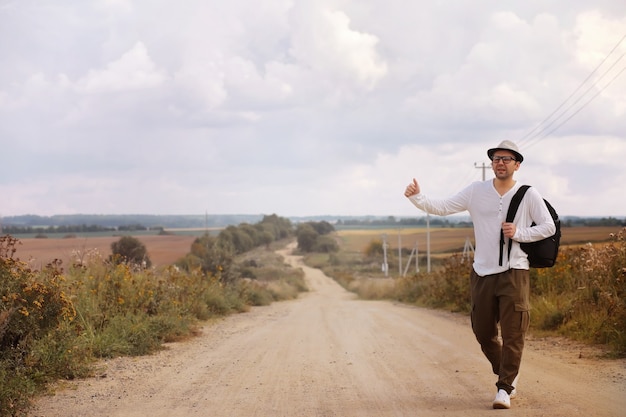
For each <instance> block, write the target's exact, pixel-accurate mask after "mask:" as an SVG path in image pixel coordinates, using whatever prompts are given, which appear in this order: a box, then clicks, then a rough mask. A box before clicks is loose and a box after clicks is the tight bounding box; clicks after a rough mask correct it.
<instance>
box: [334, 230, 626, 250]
mask: <svg viewBox="0 0 626 417" xmlns="http://www.w3.org/2000/svg"><path fill="white" fill-rule="evenodd" d="M618 231H619V228H618V227H563V228H561V234H562V237H561V244H562V245H577V244H585V243H587V242H592V243H598V242H606V241H609V240H610V234H611V233H617V232H618ZM337 234H338V236H339V238H340V239H341V241H342V245H343V247H344V248H345V250H347V251H354V252H362V251H363V250H365V248H366V247H367V245H368V244H369V243H370V242H372V241H375V240H378V241H381V240H382V236H383V235H384V234H386V235H387V236H386V240H387V244H388V245H389V246H388V248H389V249H394V248H395V249H396V250H397V249H398V246H399V245H398V243H399V242H400V244H401V246H402V247H403V248H407V249H412V248H413V247H414V245H415V242H416V241H417V245H418V250H419V252H420V253H425V252H426V242H427V231H426V229H425V228H405V229H360V230H340V231H338V232H337ZM468 238H469V239H470V241H471V243H472V245H473V244H474V231H473V229H472V228H431V229H430V250H431V253H450V252H462V251H463V248H464V246H465V242H466V240H467V239H468Z"/></svg>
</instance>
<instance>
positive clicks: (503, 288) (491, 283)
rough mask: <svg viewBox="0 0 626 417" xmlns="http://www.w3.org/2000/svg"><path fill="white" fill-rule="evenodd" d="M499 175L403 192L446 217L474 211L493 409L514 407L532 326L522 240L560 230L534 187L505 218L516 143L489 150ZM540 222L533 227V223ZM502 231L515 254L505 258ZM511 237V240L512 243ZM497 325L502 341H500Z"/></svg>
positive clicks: (477, 298) (474, 316)
mask: <svg viewBox="0 0 626 417" xmlns="http://www.w3.org/2000/svg"><path fill="white" fill-rule="evenodd" d="M487 156H489V159H491V161H492V169H493V172H494V174H495V178H493V179H491V180H488V181H478V182H474V183H472V184H470V185H469V186H467V187H466V188H464V189H462V190H461V191H460V192H459V193H458V194H456V195H454V196H452V197H450V198H446V199H441V200H434V199H430V198H428V197H427V196H426V195H424V194H422V193H421V189H420V186H419V184H418V182H417V181H416V180H415V179H413V182H412V183H411V184H409V185H408V186H407V187H406V191H405V193H404V195H405V196H406V197H407V198H408V199H409V200H410V201H411V203H413V204H414V205H415V206H416V207H417V208H419V209H421V210H424V211H426V212H428V213H431V214H436V215H440V216H445V215H448V214H452V213H459V212H462V211H465V210H467V211H469V213H470V216H471V217H472V222H473V223H474V237H475V241H476V251H475V253H474V263H473V265H472V271H471V273H470V284H471V297H472V311H471V321H472V330H473V331H474V334H475V335H476V339H477V340H478V343H479V344H480V347H481V349H482V351H483V353H484V354H485V356H486V357H487V359H488V360H489V362H490V363H491V366H492V369H493V372H494V373H495V374H496V375H498V382H497V383H496V387H497V390H498V391H497V394H496V398H495V400H494V401H493V408H510V407H511V400H510V399H511V397H514V396H515V394H516V393H517V391H516V389H515V387H516V385H517V376H518V373H519V367H520V363H521V359H522V351H523V349H524V337H525V335H526V331H527V330H528V324H529V297H530V286H529V273H528V269H529V263H528V258H527V255H526V253H525V252H524V251H523V250H522V249H521V247H520V245H519V242H534V241H538V240H541V239H544V238H547V237H549V236H552V235H553V234H554V232H555V230H556V229H555V225H554V221H553V220H552V217H551V216H550V213H549V211H548V209H547V208H546V205H545V203H544V201H543V198H542V197H541V195H540V194H539V192H538V191H537V190H536V189H535V188H534V187H531V188H529V189H528V191H527V192H526V195H525V196H524V198H523V200H522V202H521V204H520V206H519V209H518V210H517V214H516V215H515V219H514V220H513V222H512V223H507V222H506V213H507V211H508V208H509V205H510V203H511V198H512V197H513V195H514V194H515V192H516V191H517V190H518V188H519V187H520V184H518V183H517V181H515V180H514V179H513V174H514V173H515V171H517V170H518V169H519V168H520V165H521V163H522V161H523V160H524V157H523V156H522V154H521V153H520V152H519V149H518V147H517V145H516V144H515V143H513V142H511V141H508V140H505V141H503V142H502V143H500V144H499V145H498V146H497V147H495V148H492V149H489V150H488V151H487ZM533 222H534V223H535V224H536V226H533V227H531V224H532V223H533ZM500 230H502V231H503V232H504V236H505V240H506V241H507V244H511V245H512V247H511V252H510V255H509V256H508V257H507V255H506V254H507V251H508V249H507V250H504V251H503V253H504V256H502V259H501V260H500ZM509 239H511V241H510V242H509ZM498 324H499V326H500V333H501V336H502V343H500V342H499V339H498Z"/></svg>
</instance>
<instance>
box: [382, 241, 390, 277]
mask: <svg viewBox="0 0 626 417" xmlns="http://www.w3.org/2000/svg"><path fill="white" fill-rule="evenodd" d="M382 238H383V272H384V273H385V278H386V277H387V276H388V273H389V265H388V264H387V233H385V234H383V236H382Z"/></svg>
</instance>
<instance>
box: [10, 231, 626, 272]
mask: <svg viewBox="0 0 626 417" xmlns="http://www.w3.org/2000/svg"><path fill="white" fill-rule="evenodd" d="M618 230H619V229H618V228H615V227H572V228H563V229H562V234H563V237H562V239H561V242H562V244H563V245H575V244H584V243H587V242H593V243H597V242H605V241H608V240H610V237H609V236H610V234H611V233H617V232H618ZM383 234H386V235H387V238H386V239H387V244H388V245H389V249H390V250H393V249H396V250H397V248H398V240H399V239H400V241H401V244H402V247H404V248H407V249H409V250H410V249H412V248H413V246H414V245H415V242H416V241H417V242H418V250H419V252H420V253H422V254H423V253H425V252H426V235H427V233H426V229H425V228H404V229H359V230H339V231H337V236H338V238H339V239H340V240H341V242H342V246H343V248H344V250H346V251H348V252H363V250H364V249H365V248H366V247H367V245H368V244H370V242H372V241H375V240H378V241H380V240H382V237H381V236H382V235H383ZM398 236H400V238H399V237H398ZM473 236H474V235H473V230H472V229H471V228H432V229H431V232H430V247H431V253H432V254H442V253H450V252H462V251H463V247H464V245H465V242H466V240H467V238H469V239H470V241H472V244H473ZM135 237H137V239H139V240H140V241H141V242H142V243H143V244H144V245H145V246H146V249H147V251H148V256H149V257H150V260H151V261H152V263H153V265H154V266H156V267H159V266H165V265H169V264H172V263H174V262H176V261H177V260H178V259H180V258H182V257H183V256H185V255H186V254H187V253H188V252H189V250H190V248H191V244H192V242H193V241H194V239H195V238H196V236H194V235H193V234H191V233H176V234H173V235H162V236H161V235H140V234H138V235H136V236H135ZM117 240H119V236H97V237H75V238H44V239H36V238H25V239H21V240H20V244H19V245H18V250H17V253H16V254H15V256H16V257H18V258H20V259H21V260H23V261H26V262H28V263H29V264H30V266H31V267H33V268H36V269H39V268H41V267H42V266H45V265H46V264H47V263H49V262H50V261H52V260H54V259H60V260H61V261H62V262H63V265H64V266H68V265H70V264H71V263H72V262H73V261H75V260H76V259H77V257H80V256H85V254H86V253H87V252H89V251H94V250H97V251H98V253H100V254H101V255H102V256H103V257H107V256H109V255H110V254H111V243H112V242H115V241H117Z"/></svg>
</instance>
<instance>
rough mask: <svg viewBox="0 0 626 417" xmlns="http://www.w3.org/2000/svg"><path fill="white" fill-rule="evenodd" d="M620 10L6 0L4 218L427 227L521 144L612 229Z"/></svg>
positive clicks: (622, 196) (613, 1)
mask: <svg viewBox="0 0 626 417" xmlns="http://www.w3.org/2000/svg"><path fill="white" fill-rule="evenodd" d="M625 36H626V2H624V1H623V0H597V1H594V2H589V1H582V0H555V1H550V2H546V1H540V0H526V1H501V0H485V1H478V2H477V1H473V0H472V1H470V0H458V1H450V2H439V1H438V2H435V1H432V2H418V1H415V2H410V1H406V0H259V1H250V0H228V1H225V0H185V1H180V2H174V1H165V0H89V1H87V0H56V1H40V0H0V158H1V164H0V216H9V215H20V214H39V215H52V214H74V213H83V214H203V213H205V212H208V213H210V214H272V213H276V214H278V215H280V216H286V217H288V216H308V215H324V214H330V215H355V216H356V215H394V216H413V215H416V216H417V215H421V213H419V212H417V210H416V209H415V208H414V207H413V206H412V205H411V204H410V203H409V202H408V201H406V199H405V198H404V196H403V192H404V188H405V186H406V185H407V184H408V182H409V181H411V179H412V178H413V177H416V178H417V179H418V181H419V182H420V183H421V186H422V189H423V191H424V192H425V193H427V194H429V195H431V196H433V197H445V196H448V195H451V194H453V193H454V192H456V191H458V190H459V189H460V188H461V187H463V186H465V185H468V184H469V183H471V182H472V181H479V180H481V179H482V175H483V169H482V166H483V164H485V165H486V167H487V170H486V172H485V175H486V177H487V178H490V177H492V172H491V170H490V165H489V160H488V159H487V156H486V150H487V149H488V148H490V147H493V146H495V145H497V144H498V143H499V142H500V141H501V140H503V139H511V140H514V141H516V142H517V143H518V144H519V146H520V148H521V151H522V153H523V154H524V156H525V158H526V160H525V161H524V163H523V164H522V166H521V169H520V170H519V171H518V173H517V179H518V180H519V181H521V182H523V183H528V184H531V185H534V186H536V187H537V188H538V189H539V191H540V192H541V193H542V194H543V195H544V196H545V197H546V198H547V199H549V200H550V201H551V202H552V203H553V205H554V206H555V207H556V208H557V210H558V211H559V213H560V214H562V215H580V216H617V217H624V216H626V192H625V189H626V186H625V184H626V71H625V69H626V58H624V55H625V54H626V38H625Z"/></svg>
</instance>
